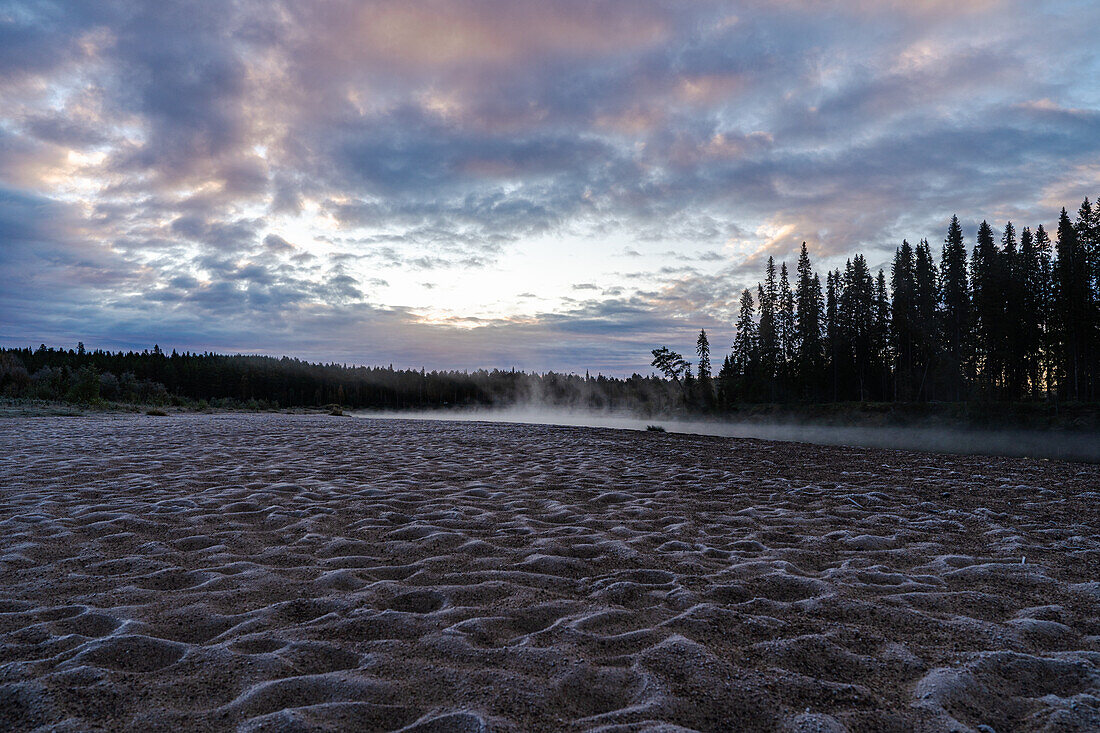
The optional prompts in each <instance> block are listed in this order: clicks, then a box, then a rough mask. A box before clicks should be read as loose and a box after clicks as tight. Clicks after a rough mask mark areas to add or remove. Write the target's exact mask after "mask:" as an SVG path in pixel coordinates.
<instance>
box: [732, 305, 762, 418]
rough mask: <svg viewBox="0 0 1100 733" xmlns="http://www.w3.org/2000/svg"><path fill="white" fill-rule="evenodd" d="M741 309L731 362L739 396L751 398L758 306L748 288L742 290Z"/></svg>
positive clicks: (743, 398)
mask: <svg viewBox="0 0 1100 733" xmlns="http://www.w3.org/2000/svg"><path fill="white" fill-rule="evenodd" d="M740 305H741V309H740V312H739V313H738V316H737V334H736V335H735V336H734V340H733V355H732V357H731V358H730V363H731V366H732V369H733V374H734V375H735V376H736V377H737V379H738V385H737V390H736V395H737V398H739V399H742V400H747V399H749V384H750V382H751V381H752V380H753V378H754V377H755V376H756V372H757V369H756V362H757V333H756V308H755V305H754V303H753V300H752V293H751V292H750V291H749V290H748V288H746V289H745V290H743V291H742V292H741V304H740Z"/></svg>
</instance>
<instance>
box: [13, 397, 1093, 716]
mask: <svg viewBox="0 0 1100 733" xmlns="http://www.w3.org/2000/svg"><path fill="white" fill-rule="evenodd" d="M1098 500H1100V478H1098V469H1097V467H1096V466H1091V465H1085V464H1073V463H1058V462H1047V461H1035V460H1027V459H1001V458H985V457H959V456H943V455H932V454H920V453H904V452H896V451H882V450H863V449H855V448H828V447H818V446H810V445H805V444H795V443H786V444H785V443H771V442H763V441H753V440H737V439H730V438H714V437H693V436H678V435H672V434H646V433H639V432H629V431H615V430H604V429H588V428H575V427H544V426H531V425H508V424H480V423H461V422H454V423H446V422H421V421H401V420H371V419H354V418H336V417H328V416H285V415H200V416H172V417H166V418H165V417H161V418H157V417H147V416H100V417H86V418H69V417H56V418H13V419H8V420H3V421H0V729H3V730H28V729H34V728H36V727H43V728H47V729H53V730H74V731H75V730H89V729H97V728H101V729H109V730H134V731H147V730H165V729H172V730H175V731H182V730H193V729H214V730H226V729H228V730H233V729H240V730H250V731H251V730H256V731H260V730H271V731H293V730H392V729H406V730H416V731H479V730H486V731H491V730H524V731H527V730H606V731H627V730H631V731H633V730H662V731H673V730H685V729H694V730H700V731H711V730H738V729H749V730H792V731H840V730H845V729H850V730H876V731H878V730H899V731H900V730H914V729H917V730H980V731H989V730H994V731H998V732H1003V731H1008V730H1052V731H1067V730H1100V701H1098V696H1100V510H1098V507H1100V502H1098Z"/></svg>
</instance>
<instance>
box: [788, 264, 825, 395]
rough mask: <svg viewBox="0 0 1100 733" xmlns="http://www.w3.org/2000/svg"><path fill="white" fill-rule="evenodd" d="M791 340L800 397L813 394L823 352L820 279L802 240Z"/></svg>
mask: <svg viewBox="0 0 1100 733" xmlns="http://www.w3.org/2000/svg"><path fill="white" fill-rule="evenodd" d="M795 302H796V306H797V309H796V316H795V341H796V343H797V349H798V357H797V367H796V369H795V374H796V377H797V379H798V381H799V383H800V385H801V395H800V396H801V397H803V398H807V397H816V395H817V390H818V389H819V388H820V382H821V374H820V372H821V369H822V366H823V356H824V355H823V353H822V344H821V322H822V317H823V315H824V314H823V313H822V308H823V303H822V294H821V280H820V279H819V278H818V277H817V275H816V274H815V273H814V271H813V267H812V265H811V264H810V255H809V252H808V251H807V250H806V243H805V242H803V243H802V251H801V253H800V254H799V255H798V283H797V285H796V286H795Z"/></svg>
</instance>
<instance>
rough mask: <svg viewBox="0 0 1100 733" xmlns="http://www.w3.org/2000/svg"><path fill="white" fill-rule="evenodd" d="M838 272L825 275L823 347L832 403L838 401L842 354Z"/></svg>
mask: <svg viewBox="0 0 1100 733" xmlns="http://www.w3.org/2000/svg"><path fill="white" fill-rule="evenodd" d="M840 287H841V286H840V272H839V271H836V272H833V271H830V272H828V273H827V274H826V275H825V342H826V343H825V346H826V349H825V350H826V353H827V354H828V358H829V376H830V381H831V382H832V396H833V402H836V401H838V400H839V399H840V368H841V356H842V354H843V350H844V346H843V328H842V324H841V323H840Z"/></svg>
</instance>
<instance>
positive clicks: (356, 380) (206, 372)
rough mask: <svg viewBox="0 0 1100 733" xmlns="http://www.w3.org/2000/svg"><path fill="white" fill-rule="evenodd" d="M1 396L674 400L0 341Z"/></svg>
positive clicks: (554, 380) (500, 402)
mask: <svg viewBox="0 0 1100 733" xmlns="http://www.w3.org/2000/svg"><path fill="white" fill-rule="evenodd" d="M0 395H3V396H6V397H8V398H13V399H39V400H49V401H61V402H71V403H80V404H102V403H112V402H113V403H129V404H142V405H158V406H160V405H176V406H191V407H196V406H197V407H203V406H213V407H224V408H246V409H281V408H288V407H324V406H327V405H339V406H342V407H347V408H353V409H416V408H432V407H489V406H497V407H500V406H513V405H531V404H534V405H547V406H552V407H561V408H577V409H580V408H583V409H600V410H629V411H635V412H641V413H651V414H652V413H659V412H665V411H668V410H670V409H675V408H677V407H678V405H679V396H678V395H679V391H678V389H677V388H676V386H675V385H673V384H671V383H669V382H667V381H665V380H664V379H661V378H659V377H656V376H654V375H649V376H641V375H639V374H634V375H632V376H631V377H628V378H625V379H621V378H614V377H605V376H603V375H598V376H595V377H593V376H590V375H588V374H585V375H584V376H580V375H576V374H560V373H556V372H547V373H545V374H528V373H525V372H517V371H514V370H512V371H507V370H499V369H495V370H492V371H488V370H478V371H473V372H467V371H431V372H429V371H426V370H423V369H421V370H415V369H394V368H393V366H392V365H390V366H388V367H367V366H348V365H345V364H335V363H331V364H315V363H310V362H306V361H302V360H300V359H292V358H289V357H282V358H276V357H270V356H252V355H241V354H237V355H224V354H214V353H202V354H199V353H190V352H185V353H177V352H176V351H174V350H173V351H172V352H171V353H165V352H164V351H163V350H162V349H161V348H160V346H156V345H155V346H154V347H153V348H152V350H149V349H146V350H143V351H140V352H138V351H127V352H122V351H119V352H109V351H102V350H87V349H85V348H84V345H83V344H82V343H81V344H78V345H77V347H76V348H75V349H59V348H52V347H51V348H47V347H46V346H45V345H42V346H39V347H38V348H37V349H30V348H24V349H0Z"/></svg>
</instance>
